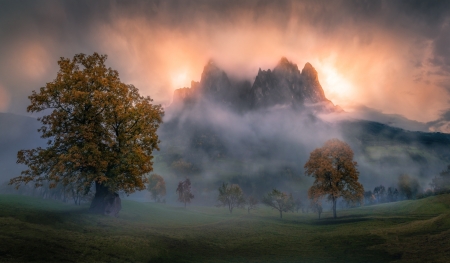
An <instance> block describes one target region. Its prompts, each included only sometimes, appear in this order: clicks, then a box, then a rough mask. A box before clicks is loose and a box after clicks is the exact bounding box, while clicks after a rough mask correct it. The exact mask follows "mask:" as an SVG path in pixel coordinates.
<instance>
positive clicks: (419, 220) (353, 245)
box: [0, 195, 450, 262]
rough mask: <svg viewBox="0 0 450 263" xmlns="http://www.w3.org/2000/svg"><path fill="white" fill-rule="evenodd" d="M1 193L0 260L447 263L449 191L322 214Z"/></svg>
mask: <svg viewBox="0 0 450 263" xmlns="http://www.w3.org/2000/svg"><path fill="white" fill-rule="evenodd" d="M122 207H123V208H122V211H121V213H120V217H119V218H112V217H107V216H102V215H93V214H89V213H88V212H87V208H88V206H87V205H85V206H81V207H78V206H74V205H67V204H63V203H60V202H56V201H50V200H42V199H38V198H33V197H27V196H15V195H0V262H450V195H440V196H433V197H429V198H425V199H421V200H414V201H402V202H396V203H387V204H381V205H373V206H366V207H361V208H353V209H348V210H339V211H338V217H339V218H338V219H336V220H335V219H332V218H331V217H332V214H331V212H324V213H323V214H322V219H320V220H319V219H317V214H312V213H308V214H303V213H286V214H284V215H283V219H280V218H279V214H278V212H277V211H275V210H271V209H269V208H266V207H263V206H262V205H259V209H258V210H254V211H251V213H250V214H248V213H247V211H246V210H244V209H236V210H235V211H233V214H229V212H228V210H227V209H226V208H217V207H200V206H188V207H187V208H186V209H185V208H184V207H174V206H170V205H167V204H166V205H165V204H157V203H138V202H134V201H123V203H122Z"/></svg>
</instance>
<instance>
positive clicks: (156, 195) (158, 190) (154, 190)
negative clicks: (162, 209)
mask: <svg viewBox="0 0 450 263" xmlns="http://www.w3.org/2000/svg"><path fill="white" fill-rule="evenodd" d="M147 190H148V191H149V192H150V194H151V196H152V199H153V200H155V201H157V202H161V199H162V198H163V197H164V196H166V182H165V181H164V178H162V176H160V175H158V174H152V175H151V176H150V178H149V180H148V186H147Z"/></svg>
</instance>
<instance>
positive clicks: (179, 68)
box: [0, 0, 450, 123]
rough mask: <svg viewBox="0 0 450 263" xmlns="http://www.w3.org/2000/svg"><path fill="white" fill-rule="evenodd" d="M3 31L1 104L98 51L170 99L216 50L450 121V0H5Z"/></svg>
mask: <svg viewBox="0 0 450 263" xmlns="http://www.w3.org/2000/svg"><path fill="white" fill-rule="evenodd" d="M0 39H1V41H0V58H1V59H0V112H11V113H16V114H25V115H26V114H27V113H26V107H27V105H28V104H29V101H28V98H27V96H29V95H30V94H31V91H32V90H38V89H39V88H40V87H42V86H44V85H45V83H47V82H50V81H52V80H53V79H54V78H55V77H56V73H57V71H58V65H57V61H58V60H59V58H60V57H66V58H72V57H73V56H74V55H75V54H78V53H85V54H92V53H93V52H98V53H101V54H107V55H108V60H107V65H108V66H110V67H112V68H113V69H116V70H118V72H119V74H120V76H121V79H122V81H123V82H125V83H127V84H133V85H135V86H136V87H137V88H139V90H140V92H141V94H142V95H149V96H151V97H152V98H153V99H154V102H155V103H158V104H162V105H163V106H168V105H169V104H170V103H171V100H172V94H173V91H174V90H175V89H177V88H181V87H186V86H190V82H191V80H195V81H199V80H200V77H201V72H202V70H203V67H204V65H205V64H206V63H207V61H209V60H210V59H212V60H214V61H215V62H216V64H217V65H219V66H220V67H221V68H222V69H224V70H225V71H226V72H227V73H228V74H229V75H231V76H233V77H235V78H242V79H249V80H251V81H253V80H254V78H255V76H256V74H257V72H258V69H259V68H261V69H269V68H273V67H275V65H276V64H277V62H278V61H279V60H280V58H281V57H283V56H285V57H287V58H288V59H289V60H290V61H292V62H294V63H296V64H297V65H298V66H299V68H300V69H302V68H303V65H304V64H305V63H306V62H310V63H311V64H312V65H313V66H314V67H315V68H316V70H317V71H318V74H319V80H320V82H321V84H322V87H323V88H324V91H325V95H326V96H327V98H328V99H330V100H331V101H332V102H333V103H334V104H337V105H339V106H341V107H342V108H343V109H344V110H346V111H352V109H354V108H356V107H358V106H361V105H364V106H365V107H369V108H372V109H374V110H376V111H380V112H383V113H386V114H398V115H402V116H404V117H406V118H408V119H411V120H415V121H419V122H435V123H437V122H439V121H443V122H445V121H450V107H449V99H450V94H449V92H450V1H433V0H427V1H414V0H410V1H395V0H389V1H377V0H370V1H364V0H361V1H356V0H355V1H339V0H338V1H317V0H316V1H283V0H280V1H258V0H248V1H244V0H240V1H235V0H227V1H218V0H199V1H189V0H184V1H181V0H180V1H170V0H168V1H8V0H3V1H1V2H0Z"/></svg>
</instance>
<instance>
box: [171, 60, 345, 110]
mask: <svg viewBox="0 0 450 263" xmlns="http://www.w3.org/2000/svg"><path fill="white" fill-rule="evenodd" d="M200 99H208V100H212V101H214V102H218V103H221V104H223V105H226V106H229V107H231V108H233V109H238V110H244V111H246V110H256V109H261V108H269V107H273V106H289V107H294V108H305V107H310V108H314V109H315V110H320V111H338V110H339V109H338V108H336V107H335V106H334V105H333V103H332V102H331V101H329V100H328V99H327V98H326V97H325V93H324V91H323V89H322V86H321V85H320V82H319V77H318V75H317V71H316V70H315V69H314V67H313V66H312V65H311V64H310V63H306V64H305V66H304V68H303V70H302V71H301V72H300V70H299V69H298V67H297V65H296V64H294V63H292V62H290V61H288V60H287V59H286V58H284V57H283V58H281V60H280V61H279V62H278V64H277V66H276V67H275V68H274V69H273V70H270V69H269V70H261V69H259V71H258V75H257V76H256V78H255V81H254V82H253V84H250V83H249V82H248V81H247V82H246V81H240V82H239V81H234V80H232V79H230V78H229V77H228V75H227V74H226V73H225V72H224V71H223V70H221V69H220V68H219V67H217V65H216V64H215V63H214V62H212V61H210V62H208V64H207V65H206V66H205V67H204V69H203V73H202V76H201V80H200V82H194V81H193V82H192V83H191V88H182V89H178V90H176V91H175V93H174V100H173V101H174V105H176V104H178V103H180V102H184V103H186V102H188V101H190V102H192V101H196V100H200Z"/></svg>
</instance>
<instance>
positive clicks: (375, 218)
mask: <svg viewBox="0 0 450 263" xmlns="http://www.w3.org/2000/svg"><path fill="white" fill-rule="evenodd" d="M106 60H107V56H106V55H99V54H98V53H94V54H93V55H85V54H77V55H75V56H74V57H73V59H66V58H61V59H60V60H59V61H58V65H59V67H60V69H59V71H58V73H57V76H56V78H55V79H54V81H52V82H48V83H47V84H46V85H45V86H44V87H42V88H41V89H40V90H38V91H34V92H33V93H32V94H31V95H30V96H29V99H30V106H29V107H28V108H27V110H28V111H29V112H31V113H36V114H37V115H38V116H39V117H38V118H37V119H36V118H32V117H27V116H22V115H14V114H11V113H0V145H1V147H0V178H1V181H2V182H1V183H2V184H1V187H0V191H1V192H0V193H1V194H0V208H1V209H0V229H1V232H0V235H1V236H2V237H1V238H0V261H4V262H30V261H36V262H446V261H448V259H449V258H450V249H449V248H450V243H449V242H450V152H449V151H448V149H449V145H450V135H449V134H446V133H440V132H426V131H423V130H408V129H407V128H405V127H406V126H402V125H397V126H392V125H390V124H389V123H382V122H377V121H373V120H368V119H363V118H355V117H354V115H352V114H350V113H348V112H346V111H345V110H343V109H342V108H341V107H339V106H337V105H335V104H333V102H332V101H330V100H329V99H327V97H326V94H325V92H324V90H323V89H322V86H321V84H320V81H319V76H318V73H317V71H316V69H315V68H314V67H313V65H312V64H310V63H306V64H305V65H304V67H303V68H302V69H299V68H298V66H297V64H295V63H293V62H292V61H290V60H289V59H288V58H285V57H282V58H281V59H280V60H279V61H278V62H277V64H276V66H275V67H274V68H272V69H261V68H260V69H259V70H258V73H257V75H256V76H255V77H254V79H252V80H249V79H243V78H241V77H237V76H234V75H233V74H228V73H227V72H225V71H224V70H222V69H221V68H220V67H219V66H218V65H217V64H216V63H215V62H214V61H213V60H210V61H209V62H207V64H206V65H205V66H204V69H203V73H202V74H201V76H200V80H199V81H198V82H197V81H192V82H191V86H190V87H183V88H180V89H177V90H175V91H174V95H173V102H172V103H171V104H170V105H169V106H168V107H162V106H161V105H157V104H154V103H153V102H152V99H151V98H150V97H145V96H142V95H140V93H139V90H138V89H137V88H136V87H134V86H133V85H127V84H124V83H122V82H121V80H120V78H119V73H118V72H117V71H115V70H113V69H111V68H108V67H106V65H105V61H106ZM403 121H405V120H403ZM406 122H407V121H406ZM404 123H405V122H403V124H404ZM429 125H430V127H431V125H433V124H432V123H429ZM429 130H431V128H430V129H429Z"/></svg>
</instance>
